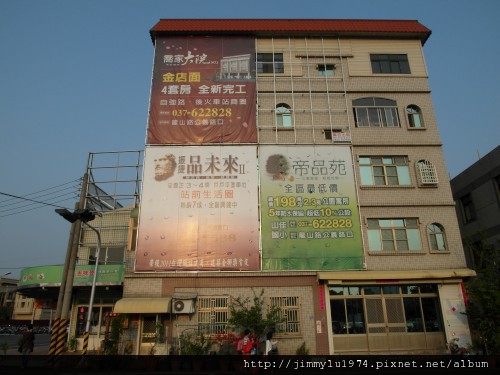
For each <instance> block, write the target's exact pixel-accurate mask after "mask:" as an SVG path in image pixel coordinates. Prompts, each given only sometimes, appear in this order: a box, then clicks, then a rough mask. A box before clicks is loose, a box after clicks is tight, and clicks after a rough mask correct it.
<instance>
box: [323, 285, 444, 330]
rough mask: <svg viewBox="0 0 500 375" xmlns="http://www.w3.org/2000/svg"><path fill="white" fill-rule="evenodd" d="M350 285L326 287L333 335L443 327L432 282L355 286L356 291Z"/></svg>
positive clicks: (437, 328) (441, 328)
mask: <svg viewBox="0 0 500 375" xmlns="http://www.w3.org/2000/svg"><path fill="white" fill-rule="evenodd" d="M426 287H429V288H426ZM349 288H351V287H349V286H343V287H336V286H330V287H329V291H330V307H331V309H330V311H331V319H332V331H333V333H334V334H341V335H352V334H366V333H368V334H371V333H374V334H378V333H386V332H390V333H398V332H400V333H406V332H437V331H442V330H443V323H442V319H441V315H440V307H439V300H438V295H437V288H436V285H434V284H433V285H428V286H427V285H421V286H417V285H385V286H383V287H380V286H372V285H366V286H357V287H356V289H357V290H358V292H357V293H349V291H348V289H349ZM341 289H344V290H343V291H342V290H341Z"/></svg>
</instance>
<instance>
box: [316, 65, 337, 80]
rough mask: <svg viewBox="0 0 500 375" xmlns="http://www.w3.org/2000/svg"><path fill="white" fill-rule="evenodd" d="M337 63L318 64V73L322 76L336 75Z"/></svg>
mask: <svg viewBox="0 0 500 375" xmlns="http://www.w3.org/2000/svg"><path fill="white" fill-rule="evenodd" d="M335 68H336V66H335V64H328V63H325V64H317V65H316V70H317V71H318V75H319V76H321V77H334V76H335Z"/></svg>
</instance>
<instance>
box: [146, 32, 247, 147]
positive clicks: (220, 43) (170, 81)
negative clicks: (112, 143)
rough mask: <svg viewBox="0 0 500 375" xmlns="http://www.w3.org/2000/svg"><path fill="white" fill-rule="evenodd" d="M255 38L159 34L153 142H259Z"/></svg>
mask: <svg viewBox="0 0 500 375" xmlns="http://www.w3.org/2000/svg"><path fill="white" fill-rule="evenodd" d="M255 106H256V85H255V42H254V39H253V38H249V37H228V36H224V37H223V36H215V37H201V36H200V37H197V36H191V37H185V36H184V37H158V38H157V39H156V45H155V60H154V68H153V77H152V85H151V98H150V111H149V120H148V133H147V142H146V143H147V144H150V145H153V144H203V143H236V142H237V143H255V142H256V141H257V131H256V107H255Z"/></svg>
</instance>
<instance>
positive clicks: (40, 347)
mask: <svg viewBox="0 0 500 375" xmlns="http://www.w3.org/2000/svg"><path fill="white" fill-rule="evenodd" d="M20 339H21V335H0V353H1V354H3V351H1V350H2V345H3V344H4V343H6V344H7V345H8V346H9V348H8V349H7V353H6V354H8V355H9V354H19V353H18V352H17V347H18V344H17V343H18V341H19V340H20ZM49 346H50V334H48V333H38V334H36V335H35V348H34V350H33V353H31V354H38V355H47V354H48V353H49Z"/></svg>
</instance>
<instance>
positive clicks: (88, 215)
mask: <svg viewBox="0 0 500 375" xmlns="http://www.w3.org/2000/svg"><path fill="white" fill-rule="evenodd" d="M55 211H56V212H57V213H58V214H59V215H61V216H62V217H63V218H65V219H66V220H67V221H69V222H70V223H74V222H75V221H76V220H80V221H81V222H82V223H83V224H85V225H86V226H87V227H89V228H90V229H92V230H93V231H94V232H95V234H96V235H97V249H96V254H95V257H96V262H95V268H94V277H93V279H92V289H91V291H90V301H89V309H88V312H87V322H86V324H85V338H84V340H83V355H85V354H87V345H88V335H89V334H90V320H91V315H92V309H93V307H94V296H95V287H96V281H97V270H98V267H99V253H100V251H101V234H100V233H99V231H98V230H97V229H96V228H94V227H93V226H92V225H90V224H89V223H88V221H91V220H94V219H95V214H94V213H92V212H90V211H89V210H88V209H78V210H75V211H74V212H71V211H69V210H67V209H65V208H61V209H59V208H58V209H56V210H55Z"/></svg>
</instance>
